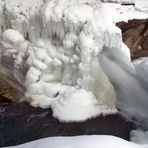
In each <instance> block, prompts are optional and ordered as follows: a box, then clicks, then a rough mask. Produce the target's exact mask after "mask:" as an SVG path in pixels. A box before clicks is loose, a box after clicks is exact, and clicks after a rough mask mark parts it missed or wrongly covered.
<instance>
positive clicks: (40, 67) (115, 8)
mask: <svg viewBox="0 0 148 148" xmlns="http://www.w3.org/2000/svg"><path fill="white" fill-rule="evenodd" d="M0 4H2V5H0V18H1V20H2V23H1V22H0V33H1V36H2V38H1V41H0V43H1V44H2V45H0V46H1V47H2V48H1V50H0V51H1V59H6V58H7V57H9V58H10V59H11V64H10V65H12V67H14V71H13V74H14V75H15V77H16V78H17V79H18V81H19V82H20V83H22V84H23V85H24V86H25V87H26V89H27V91H26V93H25V96H26V101H28V102H29V103H30V104H31V105H32V106H34V107H42V108H47V107H51V108H52V110H53V115H54V116H55V117H56V118H58V119H60V120H62V121H63V120H64V121H78V120H86V119H88V118H90V117H95V116H97V115H100V114H103V115H106V114H112V113H115V112H116V111H117V110H116V107H115V106H116V95H115V91H114V88H113V86H112V84H111V83H110V81H109V79H108V77H107V76H106V74H105V73H104V72H103V70H102V68H101V66H100V61H99V59H98V57H99V56H98V55H99V54H100V53H101V52H102V49H103V47H104V46H105V47H109V48H114V47H115V49H116V50H115V52H114V53H115V54H116V52H117V53H118V52H119V53H120V52H121V53H123V55H122V54H119V56H120V58H121V59H122V60H123V61H125V62H126V61H128V63H130V53H129V49H128V48H127V47H126V46H125V45H124V44H123V43H122V35H121V30H120V29H119V28H117V27H116V26H115V22H116V21H119V20H120V19H122V20H128V19H129V18H131V17H132V18H136V17H137V15H136V14H135V15H133V14H134V13H136V12H137V11H136V10H135V7H126V8H124V6H121V5H120V4H116V5H115V4H111V5H109V4H106V3H102V2H101V1H97V0H93V1H92V0H82V1H79V0H58V1H57V0H32V1H28V0H5V1H2V0H0ZM128 9H130V12H129V11H128ZM121 11H122V12H125V13H124V15H123V14H122V13H121ZM137 13H138V12H137ZM138 14H139V13H138ZM140 17H142V18H146V17H147V15H146V14H145V13H144V12H141V13H140ZM10 28H11V29H10ZM12 61H13V62H12ZM19 72H20V73H19ZM24 79H25V82H24Z"/></svg>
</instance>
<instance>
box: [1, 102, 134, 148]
mask: <svg viewBox="0 0 148 148" xmlns="http://www.w3.org/2000/svg"><path fill="white" fill-rule="evenodd" d="M0 115H1V116H0V146H10V145H16V144H21V143H24V142H27V141H32V140H35V139H39V138H44V137H49V136H74V135H91V134H108V135H114V136H118V137H121V138H124V139H127V140H128V139H129V133H130V131H131V130H132V129H135V125H134V124H133V123H131V122H128V121H126V120H125V119H124V118H122V117H121V116H119V115H118V114H117V115H110V116H106V117H103V116H100V117H97V118H95V119H90V120H87V121H85V122H80V123H63V122H59V121H58V120H56V119H54V118H53V117H52V111H51V110H50V109H41V108H33V107H31V106H29V105H28V104H27V103H20V104H13V105H8V106H1V107H0Z"/></svg>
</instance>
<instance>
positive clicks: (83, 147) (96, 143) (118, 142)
mask: <svg viewBox="0 0 148 148" xmlns="http://www.w3.org/2000/svg"><path fill="white" fill-rule="evenodd" d="M41 147H43V148H49V147H50V148H98V147H100V148H109V147H111V148H113V147H120V148H144V147H143V146H140V145H138V144H134V143H131V142H128V141H126V140H123V139H121V138H117V137H114V136H104V135H102V136H101V135H100V136H96V135H92V136H75V137H51V138H45V139H40V140H37V141H33V142H29V143H26V144H22V145H18V146H11V147H9V148H41Z"/></svg>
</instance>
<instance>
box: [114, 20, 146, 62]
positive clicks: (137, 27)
mask: <svg viewBox="0 0 148 148" xmlns="http://www.w3.org/2000/svg"><path fill="white" fill-rule="evenodd" d="M116 25H117V26H118V27H119V28H120V29H121V30H122V36H123V42H124V43H125V44H126V45H127V46H128V47H129V48H130V50H131V58H132V60H133V59H136V58H139V57H143V56H148V19H145V20H135V19H134V20H130V21H128V22H127V23H126V22H119V23H117V24H116Z"/></svg>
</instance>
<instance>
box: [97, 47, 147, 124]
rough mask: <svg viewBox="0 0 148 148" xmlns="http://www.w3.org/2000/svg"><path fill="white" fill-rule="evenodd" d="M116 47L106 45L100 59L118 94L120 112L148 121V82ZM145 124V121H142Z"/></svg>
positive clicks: (129, 116) (129, 117)
mask: <svg viewBox="0 0 148 148" xmlns="http://www.w3.org/2000/svg"><path fill="white" fill-rule="evenodd" d="M117 51H118V50H116V49H115V48H110V49H108V48H106V47H104V49H103V51H102V52H101V54H99V58H98V59H99V60H100V64H101V67H102V68H103V70H104V72H105V73H106V74H107V75H108V77H109V79H110V80H111V82H112V84H113V86H114V87H115V91H116V94H117V104H116V105H117V108H118V110H119V113H121V114H122V115H124V116H125V117H127V118H128V119H136V120H138V121H145V122H146V121H148V84H147V83H146V82H145V81H143V79H142V78H141V77H140V75H139V74H138V73H137V72H136V70H135V67H134V65H133V64H132V63H131V61H126V60H123V58H122V57H121V55H122V53H119V52H117ZM142 124H143V123H142Z"/></svg>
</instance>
